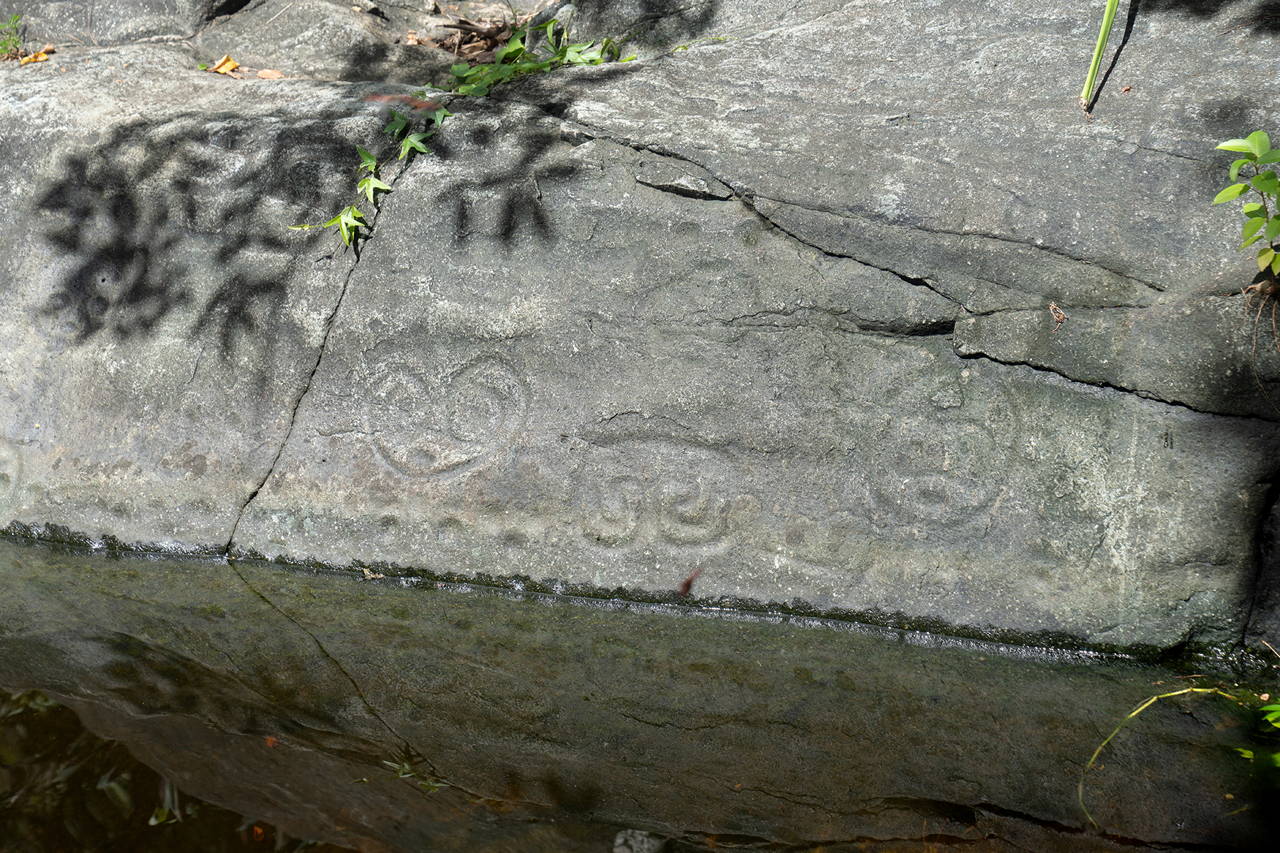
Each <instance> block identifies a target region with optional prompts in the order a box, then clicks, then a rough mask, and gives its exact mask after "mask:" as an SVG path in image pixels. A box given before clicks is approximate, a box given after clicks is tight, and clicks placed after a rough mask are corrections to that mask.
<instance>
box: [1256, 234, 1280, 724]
mask: <svg viewBox="0 0 1280 853" xmlns="http://www.w3.org/2000/svg"><path fill="white" fill-rule="evenodd" d="M1249 221H1250V222H1261V221H1262V219H1261V218H1258V219H1251V220H1249ZM1276 237H1280V214H1276V215H1275V216H1273V217H1271V219H1270V221H1268V222H1267V242H1269V243H1271V242H1275V239H1276ZM1274 713H1275V715H1276V717H1277V718H1280V711H1275V712H1274Z"/></svg>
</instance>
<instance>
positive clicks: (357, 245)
mask: <svg viewBox="0 0 1280 853" xmlns="http://www.w3.org/2000/svg"><path fill="white" fill-rule="evenodd" d="M409 165H410V164H405V165H404V166H403V167H402V168H401V169H400V171H399V172H397V173H396V175H395V177H393V178H392V179H391V182H390V186H391V187H392V188H394V187H395V185H396V184H397V183H399V181H400V179H401V178H402V177H404V175H405V174H406V173H407V172H408V171H409ZM381 214H382V208H381V207H377V208H375V209H374V214H373V217H372V219H371V220H370V221H369V237H367V238H365V240H366V241H367V240H368V239H372V235H373V233H374V229H375V228H376V227H377V222H378V217H379V216H380V215H381ZM362 245H363V244H362V242H361V240H360V238H359V237H357V238H356V240H355V241H354V243H353V250H352V251H353V253H354V255H355V258H354V260H353V261H352V262H351V266H350V267H349V268H348V269H347V275H346V277H345V278H344V279H343V281H342V289H341V290H339V291H338V298H337V299H336V300H335V301H334V303H333V310H331V311H330V312H329V316H328V317H326V318H325V321H324V331H323V332H322V333H321V336H320V346H319V347H317V348H316V358H315V361H314V362H313V363H312V364H311V371H310V372H309V373H308V374H307V380H306V382H304V383H303V385H302V390H301V391H300V392H299V393H298V396H297V397H296V398H294V401H293V408H292V409H291V410H290V412H289V424H288V426H287V427H286V428H285V431H284V437H283V438H282V439H281V440H280V445H279V446H278V447H277V448H276V453H275V456H273V457H272V459H271V464H270V465H268V466H267V471H266V473H265V474H263V475H262V479H260V480H259V481H258V485H257V486H256V487H254V489H253V491H252V492H250V493H249V497H247V498H245V501H244V503H242V504H241V505H240V511H239V512H237V513H236V520H235V523H234V524H232V525H231V533H230V534H228V536H227V542H226V544H225V545H224V546H223V547H222V553H223V555H224V556H230V555H231V552H232V548H233V546H234V545H235V539H236V531H237V530H239V529H240V522H241V521H243V520H244V515H245V512H246V511H247V510H248V509H249V504H251V503H253V501H254V499H255V498H256V497H257V496H258V493H259V492H261V491H262V489H263V487H264V486H266V485H267V481H268V480H270V479H271V475H272V474H273V473H275V470H276V465H277V464H278V463H279V462H280V457H281V456H282V455H284V449H285V448H286V447H287V446H288V445H289V439H290V438H291V437H292V436H293V427H294V424H295V423H296V422H297V420H298V410H299V409H300V408H301V407H302V401H303V400H305V399H306V397H307V394H309V393H310V392H311V386H312V384H313V383H314V381H315V378H316V372H317V371H318V370H319V369H320V362H321V361H323V360H324V353H325V348H326V347H327V346H328V345H329V335H330V334H331V333H332V332H333V325H334V321H335V320H336V319H337V317H338V311H340V310H341V309H342V303H343V300H345V299H346V296H347V290H348V289H349V288H350V287H351V279H352V278H353V277H355V273H356V267H358V266H359V265H360V257H361V255H362V254H363V248H362Z"/></svg>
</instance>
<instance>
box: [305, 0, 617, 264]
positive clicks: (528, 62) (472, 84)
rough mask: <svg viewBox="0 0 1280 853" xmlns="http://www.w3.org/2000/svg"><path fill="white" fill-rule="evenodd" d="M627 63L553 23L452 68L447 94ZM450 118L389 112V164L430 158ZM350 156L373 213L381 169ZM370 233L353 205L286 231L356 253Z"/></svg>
mask: <svg viewBox="0 0 1280 853" xmlns="http://www.w3.org/2000/svg"><path fill="white" fill-rule="evenodd" d="M531 35H532V39H531ZM531 41H533V42H540V44H539V46H538V47H534V48H530V47H529V46H528V45H529V44H530V42H531ZM632 59H635V57H634V56H628V57H626V58H625V59H623V58H621V49H620V46H619V45H618V43H617V42H615V41H614V40H613V39H604V40H603V41H601V42H600V43H599V44H597V43H595V42H577V43H575V42H571V41H570V40H569V34H568V33H567V32H565V30H564V28H563V27H561V26H560V25H559V23H558V22H557V21H556V20H555V19H554V18H553V19H552V20H550V21H547V22H546V23H545V24H539V25H538V26H536V27H533V28H529V27H521V28H519V29H517V30H515V31H514V32H513V33H512V35H511V38H510V39H509V40H508V41H507V43H506V44H505V45H503V46H502V47H500V48H498V49H497V50H496V51H494V54H493V62H489V63H484V64H480V65H468V64H467V63H465V62H463V63H459V64H457V65H455V66H453V68H452V69H451V70H452V73H453V77H454V82H453V85H452V86H451V87H450V88H449V89H448V90H447V91H452V92H454V93H455V94H458V95H470V96H473V97H480V96H483V95H487V94H489V92H490V91H491V90H492V89H493V88H494V87H495V86H498V85H500V84H502V83H505V82H507V81H509V80H514V79H515V78H517V77H521V76H524V75H526V74H537V73H542V72H546V71H552V70H554V69H556V68H561V67H563V66H572V65H600V64H602V63H604V62H608V61H610V60H616V61H620V62H629V61H631V60H632ZM419 94H420V95H421V94H422V93H419ZM451 115H453V113H451V112H449V110H447V109H445V108H444V107H438V108H436V109H435V110H434V111H433V112H431V113H430V114H429V115H428V116H427V117H426V122H425V124H426V125H427V126H425V127H423V128H422V129H420V130H419V129H416V128H415V125H414V119H411V118H410V117H409V116H408V115H406V114H405V113H402V112H400V111H399V110H392V111H391V118H390V120H389V121H388V122H387V126H386V127H384V128H383V129H382V132H383V133H385V134H386V135H387V136H388V137H390V138H391V141H392V143H393V144H395V145H396V156H395V159H396V160H402V161H405V163H406V164H407V163H408V162H409V161H411V160H412V159H413V158H414V157H416V156H417V155H419V154H428V153H430V150H431V149H429V148H428V147H427V144H426V140H428V139H430V138H431V137H432V136H434V135H435V134H436V131H438V130H439V129H440V126H441V125H442V124H444V120H445V119H446V118H448V117H449V116H451ZM356 156H358V157H359V158H360V164H359V165H358V166H356V171H357V172H361V173H363V174H362V176H361V178H360V179H359V181H357V182H356V192H358V193H360V194H361V195H363V196H364V197H365V200H366V201H367V202H368V203H369V204H370V205H372V206H373V207H374V208H375V209H376V208H377V206H378V200H379V198H380V197H381V195H380V194H382V193H389V192H391V191H392V187H391V184H389V183H387V182H386V181H384V180H382V178H381V176H380V174H379V171H380V170H381V168H382V167H383V165H384V164H383V163H381V162H379V160H378V158H377V157H376V156H375V155H374V154H372V153H371V152H370V151H368V150H366V149H365V148H362V147H361V146H359V145H357V146H356ZM371 227H372V222H371V221H370V218H369V217H368V216H367V215H366V214H365V212H364V210H362V209H361V208H360V207H359V205H358V204H349V205H347V206H346V207H344V208H343V209H342V210H340V211H338V213H337V215H336V216H334V217H333V218H331V219H329V220H328V221H326V222H324V223H321V224H319V225H305V224H304V225H290V226H289V228H290V229H291V230H294V231H307V230H310V229H312V228H336V229H337V230H338V235H339V236H340V237H341V238H342V242H343V243H344V244H345V245H347V246H356V247H357V248H359V241H360V240H361V239H363V238H364V237H366V236H367V235H368V232H369V229H370V228H371Z"/></svg>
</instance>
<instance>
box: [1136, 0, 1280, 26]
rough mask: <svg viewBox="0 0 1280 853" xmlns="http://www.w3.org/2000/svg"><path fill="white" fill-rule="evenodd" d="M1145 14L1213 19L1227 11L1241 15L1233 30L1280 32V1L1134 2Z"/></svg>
mask: <svg viewBox="0 0 1280 853" xmlns="http://www.w3.org/2000/svg"><path fill="white" fill-rule="evenodd" d="M1139 3H1140V4H1141V6H1142V11H1144V12H1153V13H1157V14H1159V13H1171V14H1177V15H1186V16H1190V17H1195V18H1212V17H1216V16H1217V15H1219V14H1220V13H1223V12H1226V11H1232V12H1240V13H1241V14H1240V17H1239V19H1238V20H1236V21H1234V22H1233V23H1232V27H1231V28H1232V29H1249V30H1254V31H1258V32H1265V33H1276V32H1280V0H1134V3H1133V5H1134V6H1137V5H1139Z"/></svg>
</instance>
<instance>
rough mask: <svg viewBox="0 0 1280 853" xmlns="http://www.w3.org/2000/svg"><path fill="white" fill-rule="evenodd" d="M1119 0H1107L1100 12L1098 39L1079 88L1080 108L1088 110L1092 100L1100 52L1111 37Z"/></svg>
mask: <svg viewBox="0 0 1280 853" xmlns="http://www.w3.org/2000/svg"><path fill="white" fill-rule="evenodd" d="M1119 5H1120V0H1107V6H1106V9H1104V10H1103V12H1102V28H1101V29H1099V30H1098V41H1097V43H1096V44H1095V45H1094V47H1093V58H1092V59H1091V60H1090V61H1089V73H1088V74H1087V75H1085V78H1084V88H1083V89H1081V90H1080V108H1081V109H1083V110H1086V111H1088V109H1089V103H1090V102H1091V101H1092V100H1093V84H1094V81H1095V80H1097V79H1098V69H1099V68H1101V67H1102V54H1103V53H1104V52H1105V51H1106V49H1107V39H1108V38H1110V37H1111V27H1112V26H1114V25H1115V22H1116V9H1117V8H1118V7H1119Z"/></svg>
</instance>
